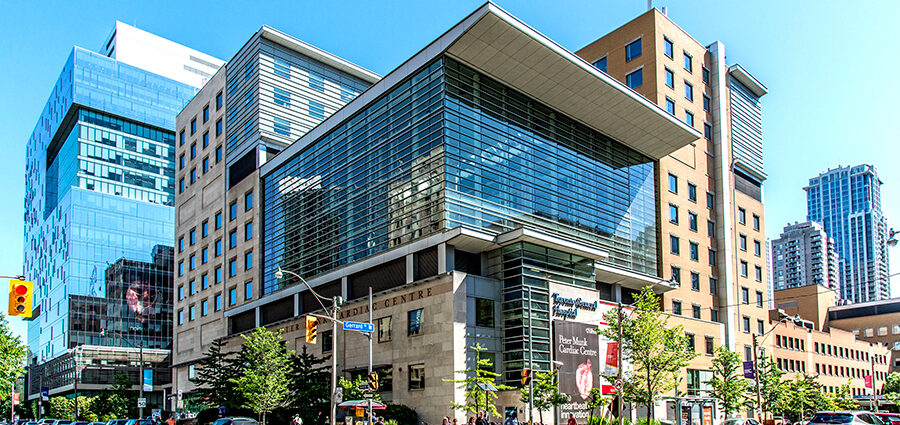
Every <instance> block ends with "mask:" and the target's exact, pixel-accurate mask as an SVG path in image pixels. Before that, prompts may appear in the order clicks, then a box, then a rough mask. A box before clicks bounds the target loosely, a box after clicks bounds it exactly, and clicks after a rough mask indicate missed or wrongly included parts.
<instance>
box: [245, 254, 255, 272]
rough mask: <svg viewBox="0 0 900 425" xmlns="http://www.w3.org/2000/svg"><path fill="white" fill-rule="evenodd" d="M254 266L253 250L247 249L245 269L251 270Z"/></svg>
mask: <svg viewBox="0 0 900 425" xmlns="http://www.w3.org/2000/svg"><path fill="white" fill-rule="evenodd" d="M252 268H253V251H247V252H245V253H244V270H250V269H252Z"/></svg>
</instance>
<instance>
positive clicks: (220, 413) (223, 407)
mask: <svg viewBox="0 0 900 425" xmlns="http://www.w3.org/2000/svg"><path fill="white" fill-rule="evenodd" d="M224 414H225V406H219V416H222V415H224Z"/></svg>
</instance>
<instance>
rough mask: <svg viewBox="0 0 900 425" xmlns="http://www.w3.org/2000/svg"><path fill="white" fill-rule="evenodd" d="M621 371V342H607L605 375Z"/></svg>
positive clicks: (613, 374) (612, 374)
mask: <svg viewBox="0 0 900 425" xmlns="http://www.w3.org/2000/svg"><path fill="white" fill-rule="evenodd" d="M618 373H619V343H618V342H614V341H611V342H607V343H606V368H605V369H604V370H603V376H616V375H617V374H618Z"/></svg>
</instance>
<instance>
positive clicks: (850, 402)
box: [826, 379, 859, 410]
mask: <svg viewBox="0 0 900 425" xmlns="http://www.w3.org/2000/svg"><path fill="white" fill-rule="evenodd" d="M826 395H827V396H828V397H829V398H831V402H832V403H833V404H834V409H835V410H856V409H859V403H857V402H856V400H854V399H853V392H852V391H850V379H847V383H846V384H843V385H841V386H840V387H838V388H837V389H836V391H834V392H832V393H826Z"/></svg>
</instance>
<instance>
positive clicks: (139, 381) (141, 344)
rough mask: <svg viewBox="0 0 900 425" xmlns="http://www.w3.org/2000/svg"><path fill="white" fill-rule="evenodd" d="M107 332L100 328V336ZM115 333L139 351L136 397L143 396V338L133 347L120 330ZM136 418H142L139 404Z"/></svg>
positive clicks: (142, 409) (142, 411) (142, 410)
mask: <svg viewBox="0 0 900 425" xmlns="http://www.w3.org/2000/svg"><path fill="white" fill-rule="evenodd" d="M130 329H131V330H135V329H139V328H136V327H132V328H130ZM107 332H108V330H107V329H101V330H100V336H105V334H106V333H107ZM115 333H116V334H117V335H118V336H119V338H120V339H121V340H122V342H124V343H126V344H128V345H130V346H131V347H132V348H137V349H138V353H139V354H138V356H139V360H138V361H139V362H140V372H139V375H138V385H139V386H140V390H139V394H140V395H139V396H138V398H144V339H143V338H140V339H139V340H138V341H139V342H138V346H137V347H135V346H134V344H133V343H131V342H129V341H128V340H127V339H125V338H124V337H123V336H122V332H121V331H115ZM75 400H76V402H75V403H76V404H75V405H76V409H75V410H76V411H77V410H78V409H77V405H78V401H77V400H78V397H75ZM163 404H165V400H164V401H163ZM138 418H139V419H143V418H144V408H143V407H140V406H139V407H138Z"/></svg>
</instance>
